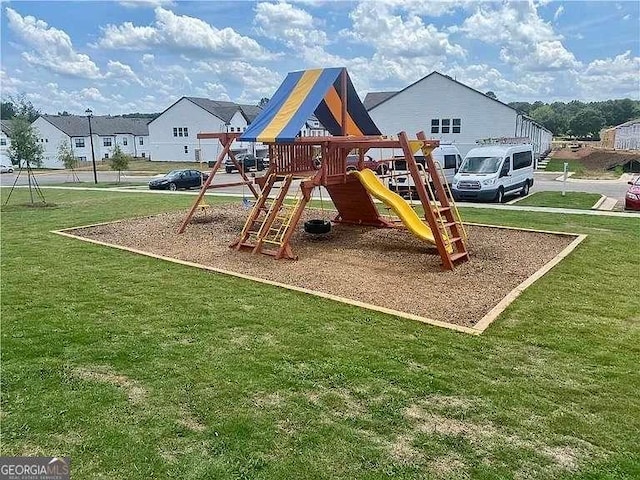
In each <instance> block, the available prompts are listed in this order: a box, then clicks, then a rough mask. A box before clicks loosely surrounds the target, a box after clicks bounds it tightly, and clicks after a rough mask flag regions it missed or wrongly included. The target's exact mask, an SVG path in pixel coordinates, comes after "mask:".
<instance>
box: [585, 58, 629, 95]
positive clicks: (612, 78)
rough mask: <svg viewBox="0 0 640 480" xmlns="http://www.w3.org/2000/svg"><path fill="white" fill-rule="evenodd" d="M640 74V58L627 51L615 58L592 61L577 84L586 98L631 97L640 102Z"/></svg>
mask: <svg viewBox="0 0 640 480" xmlns="http://www.w3.org/2000/svg"><path fill="white" fill-rule="evenodd" d="M638 72H640V57H633V56H631V51H626V52H624V53H623V54H620V55H617V56H616V57H614V58H605V59H598V60H594V61H592V62H591V63H589V65H587V68H585V70H584V71H583V72H581V75H580V76H579V77H578V79H577V82H578V85H579V86H580V87H581V88H582V89H583V90H584V93H583V95H584V96H585V97H586V98H594V99H605V98H616V97H617V98H619V97H629V98H633V99H635V100H640V89H639V85H638Z"/></svg>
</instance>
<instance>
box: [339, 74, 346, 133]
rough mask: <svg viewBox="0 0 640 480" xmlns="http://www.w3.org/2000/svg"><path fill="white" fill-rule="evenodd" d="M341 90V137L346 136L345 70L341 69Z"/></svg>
mask: <svg viewBox="0 0 640 480" xmlns="http://www.w3.org/2000/svg"><path fill="white" fill-rule="evenodd" d="M340 89H341V90H342V135H345V136H346V135H347V69H346V68H343V69H342V73H341V78H340Z"/></svg>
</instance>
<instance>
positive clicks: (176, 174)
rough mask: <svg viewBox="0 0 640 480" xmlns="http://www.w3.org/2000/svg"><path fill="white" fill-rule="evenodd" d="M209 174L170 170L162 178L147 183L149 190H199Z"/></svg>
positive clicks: (195, 171) (197, 171)
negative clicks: (194, 188)
mask: <svg viewBox="0 0 640 480" xmlns="http://www.w3.org/2000/svg"><path fill="white" fill-rule="evenodd" d="M207 178H209V174H207V173H202V172H201V171H199V170H172V171H170V172H169V173H167V174H166V175H165V176H164V177H161V178H156V179H155V180H151V181H150V182H149V189H150V190H177V189H179V188H192V187H197V188H200V187H201V186H202V184H203V183H204V181H205V180H206V179H207Z"/></svg>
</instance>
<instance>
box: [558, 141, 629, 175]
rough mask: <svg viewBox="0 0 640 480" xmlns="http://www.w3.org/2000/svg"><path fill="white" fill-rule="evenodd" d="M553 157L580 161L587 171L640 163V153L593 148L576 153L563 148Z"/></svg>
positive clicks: (582, 149)
mask: <svg viewBox="0 0 640 480" xmlns="http://www.w3.org/2000/svg"><path fill="white" fill-rule="evenodd" d="M551 156H552V157H553V158H557V159H559V160H580V163H581V164H582V165H583V166H584V168H585V169H586V170H592V171H605V170H612V169H614V168H615V167H617V166H618V165H623V164H625V163H627V162H629V161H631V160H635V161H636V162H640V152H638V153H633V152H618V151H613V150H600V149H595V148H592V147H581V148H579V149H578V150H576V151H571V149H569V148H561V149H558V150H554V151H553V153H552V154H551Z"/></svg>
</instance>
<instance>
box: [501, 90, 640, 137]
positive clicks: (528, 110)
mask: <svg viewBox="0 0 640 480" xmlns="http://www.w3.org/2000/svg"><path fill="white" fill-rule="evenodd" d="M509 106H510V107H513V108H515V109H516V110H518V111H520V112H522V113H524V114H525V115H527V116H529V117H531V118H532V119H533V120H535V121H536V122H538V123H540V124H541V125H544V126H545V127H546V128H548V129H549V130H551V132H552V133H553V135H554V136H569V137H576V138H580V139H592V140H599V139H600V130H601V129H602V128H604V127H613V126H616V125H620V124H621V123H625V122H628V121H629V120H633V119H636V118H640V101H638V100H631V99H629V98H624V99H622V100H606V101H603V102H589V103H585V102H580V101H578V100H573V101H571V102H568V103H564V102H553V103H544V102H540V101H538V102H534V103H528V102H511V103H509Z"/></svg>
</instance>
